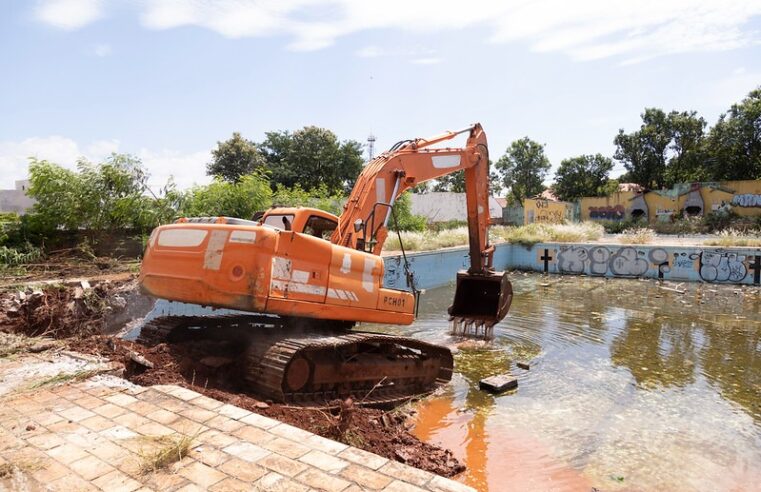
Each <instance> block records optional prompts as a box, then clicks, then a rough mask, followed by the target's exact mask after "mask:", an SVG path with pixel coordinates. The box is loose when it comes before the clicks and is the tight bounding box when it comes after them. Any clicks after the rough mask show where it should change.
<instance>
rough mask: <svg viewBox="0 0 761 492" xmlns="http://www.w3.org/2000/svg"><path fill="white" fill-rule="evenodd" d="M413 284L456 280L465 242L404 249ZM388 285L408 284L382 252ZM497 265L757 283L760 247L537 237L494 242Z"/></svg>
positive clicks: (397, 259) (397, 263)
mask: <svg viewBox="0 0 761 492" xmlns="http://www.w3.org/2000/svg"><path fill="white" fill-rule="evenodd" d="M408 259H409V262H410V268H411V269H412V270H413V271H414V272H415V279H416V285H417V287H418V288H421V289H430V288H434V287H440V286H443V285H447V284H449V283H451V282H453V281H454V280H455V274H456V273H457V270H460V269H464V268H467V265H468V251H467V248H451V249H447V250H441V251H436V252H423V253H415V254H411V255H408ZM385 264H386V274H385V278H384V283H385V285H386V286H387V287H391V288H396V289H405V290H409V289H408V287H407V285H406V281H405V277H404V264H403V262H402V258H401V256H392V257H386V258H385ZM494 266H495V267H496V268H497V269H506V270H512V269H517V270H527V271H535V272H546V273H557V274H570V275H582V274H584V275H592V276H600V277H620V278H654V279H663V280H673V281H680V282H681V281H684V282H709V283H727V284H746V285H759V283H760V281H761V248H716V247H686V246H679V247H674V246H649V245H648V246H629V245H611V244H606V245H601V244H574V245H570V244H558V243H540V244H535V245H534V246H532V247H525V246H519V245H510V244H499V245H497V248H496V252H495V257H494Z"/></svg>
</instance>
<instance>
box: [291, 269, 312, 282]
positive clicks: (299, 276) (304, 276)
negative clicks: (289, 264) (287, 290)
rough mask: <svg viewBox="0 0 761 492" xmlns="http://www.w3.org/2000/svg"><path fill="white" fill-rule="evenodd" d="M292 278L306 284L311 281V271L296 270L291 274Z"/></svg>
mask: <svg viewBox="0 0 761 492" xmlns="http://www.w3.org/2000/svg"><path fill="white" fill-rule="evenodd" d="M291 280H293V281H294V282H298V283H300V284H305V283H307V282H309V272H306V271H304V270H294V271H293V273H292V274H291Z"/></svg>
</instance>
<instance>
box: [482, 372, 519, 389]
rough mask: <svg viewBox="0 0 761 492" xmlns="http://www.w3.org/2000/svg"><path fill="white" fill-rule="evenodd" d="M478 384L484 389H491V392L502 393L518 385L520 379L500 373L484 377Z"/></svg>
mask: <svg viewBox="0 0 761 492" xmlns="http://www.w3.org/2000/svg"><path fill="white" fill-rule="evenodd" d="M478 386H479V387H480V388H481V389H482V390H486V391H489V392H491V393H502V392H503V391H507V390H509V389H513V388H517V387H518V380H517V379H516V378H514V377H512V376H511V375H509V374H500V375H497V376H490V377H488V378H484V379H482V380H481V381H480V382H479V383H478Z"/></svg>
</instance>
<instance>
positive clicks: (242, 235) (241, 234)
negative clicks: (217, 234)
mask: <svg viewBox="0 0 761 492" xmlns="http://www.w3.org/2000/svg"><path fill="white" fill-rule="evenodd" d="M255 241H256V231H233V232H232V233H230V242H231V243H249V244H253V243H254V242H255Z"/></svg>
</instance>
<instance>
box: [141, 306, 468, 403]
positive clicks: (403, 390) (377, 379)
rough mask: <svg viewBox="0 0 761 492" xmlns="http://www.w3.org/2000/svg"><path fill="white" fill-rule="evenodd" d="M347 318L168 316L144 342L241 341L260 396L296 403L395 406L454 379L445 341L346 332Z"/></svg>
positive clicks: (146, 330) (152, 325)
mask: <svg viewBox="0 0 761 492" xmlns="http://www.w3.org/2000/svg"><path fill="white" fill-rule="evenodd" d="M345 326H346V324H341V323H335V322H330V321H327V322H320V321H319V320H311V319H310V320H305V319H301V318H292V319H287V318H280V317H276V316H267V315H256V314H252V315H232V316H208V317H207V316H166V317H161V318H156V319H154V320H152V321H149V322H148V323H146V325H145V326H144V327H143V328H142V330H141V333H140V335H139V336H138V341H140V342H141V343H143V344H146V345H155V344H157V343H161V342H164V341H166V342H170V343H178V342H182V341H187V340H193V339H200V338H203V339H224V340H227V341H231V342H233V343H235V344H239V345H238V346H240V347H241V354H240V357H242V358H243V360H242V362H243V364H241V366H242V367H244V368H245V369H244V374H243V378H244V379H245V381H246V382H247V384H248V386H249V387H250V388H251V389H252V390H254V391H255V392H256V393H258V394H259V395H261V396H263V397H266V398H268V399H271V400H273V401H278V402H283V403H289V404H295V405H304V406H311V405H319V406H331V405H332V404H334V402H335V401H336V400H339V399H345V398H347V397H351V398H352V399H353V400H354V402H355V404H357V405H365V406H391V405H394V404H397V403H400V402H403V401H405V400H408V399H410V398H412V397H415V396H418V395H422V394H426V393H430V392H431V391H433V390H435V389H436V388H437V387H438V386H440V385H441V384H443V383H446V382H447V381H449V380H450V379H451V377H452V367H453V360H452V353H451V352H450V350H449V349H448V348H446V347H441V346H438V345H434V344H431V343H427V342H423V341H420V340H415V339H413V338H408V337H402V336H395V335H386V334H382V333H373V332H365V331H355V330H351V331H348V330H346V329H345Z"/></svg>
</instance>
